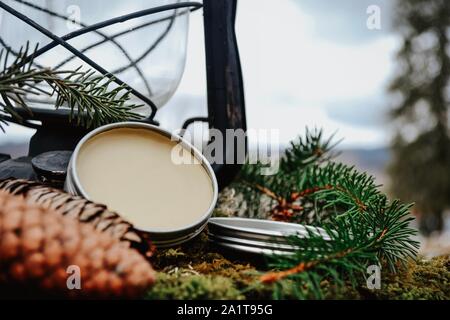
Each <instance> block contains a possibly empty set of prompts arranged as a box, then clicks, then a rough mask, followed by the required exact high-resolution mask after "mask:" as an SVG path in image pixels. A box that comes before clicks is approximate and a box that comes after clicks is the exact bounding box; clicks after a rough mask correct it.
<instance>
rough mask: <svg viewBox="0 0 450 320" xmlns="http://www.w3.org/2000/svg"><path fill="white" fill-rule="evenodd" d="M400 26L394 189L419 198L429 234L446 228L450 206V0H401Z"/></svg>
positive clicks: (392, 166) (395, 86)
mask: <svg viewBox="0 0 450 320" xmlns="http://www.w3.org/2000/svg"><path fill="white" fill-rule="evenodd" d="M394 27H395V29H396V30H397V31H398V33H399V34H400V35H401V36H402V38H403V39H402V46H401V48H400V50H399V52H398V56H397V59H398V60H397V61H398V69H399V70H398V74H397V76H396V78H395V80H394V81H393V82H392V83H391V86H390V91H391V92H392V93H393V95H394V98H395V101H396V105H395V107H394V109H393V110H392V113H391V116H392V119H393V122H394V124H395V127H396V138H395V139H394V141H393V144H392V148H393V160H392V162H391V164H390V167H389V171H390V174H391V178H392V185H391V190H392V192H393V193H394V194H395V195H396V196H398V197H400V198H401V199H402V200H403V201H412V202H415V204H416V206H415V210H416V212H417V213H418V216H419V218H420V228H421V231H422V232H423V233H425V234H429V233H431V232H433V231H440V230H442V228H443V213H444V211H445V210H446V209H448V208H449V207H450V206H449V205H450V139H449V108H450V87H449V77H450V57H449V54H450V43H449V36H450V1H448V0H397V5H396V16H395V21H394Z"/></svg>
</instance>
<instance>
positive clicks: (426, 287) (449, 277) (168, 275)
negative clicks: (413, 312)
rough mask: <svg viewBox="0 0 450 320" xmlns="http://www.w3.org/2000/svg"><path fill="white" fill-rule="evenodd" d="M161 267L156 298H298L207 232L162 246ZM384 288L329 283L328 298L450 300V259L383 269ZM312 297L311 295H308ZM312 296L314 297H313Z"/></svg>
mask: <svg viewBox="0 0 450 320" xmlns="http://www.w3.org/2000/svg"><path fill="white" fill-rule="evenodd" d="M152 260H153V261H152V263H153V265H154V267H155V268H156V269H157V270H158V271H159V274H158V280H157V283H156V285H155V286H154V287H153V288H152V289H151V290H150V291H149V293H148V298H153V299H241V298H245V299H273V298H277V297H281V296H282V297H283V298H284V299H294V298H295V297H296V296H295V294H294V290H295V289H296V288H294V287H293V286H292V283H291V282H290V281H289V280H284V281H282V282H280V283H277V284H276V285H265V284H262V283H260V282H259V275H260V274H261V272H263V271H262V270H261V267H262V266H261V265H255V264H252V263H251V262H250V261H243V260H234V259H233V258H231V257H229V256H224V255H223V254H222V253H221V252H220V251H218V250H217V249H216V248H215V247H213V246H211V245H210V244H209V243H208V239H207V236H206V234H202V235H200V236H199V237H198V238H197V239H196V240H194V241H191V242H190V243H188V244H186V245H184V246H180V247H177V248H172V249H166V250H160V251H158V252H157V253H156V255H155V256H154V257H153V259H152ZM381 276H382V278H381V289H380V290H369V289H367V288H366V287H365V280H364V279H361V280H360V281H358V283H359V286H358V287H353V286H351V285H350V284H347V285H346V286H344V287H339V288H338V287H337V286H336V285H335V284H333V283H332V282H329V281H323V282H322V284H321V285H322V287H323V289H324V298H325V299H450V259H449V257H448V256H446V257H439V258H434V259H431V260H423V259H418V261H416V262H413V261H411V262H410V263H409V264H408V265H407V266H406V267H405V268H403V269H401V270H399V272H398V273H395V274H392V273H390V272H388V270H387V268H383V269H382V273H381ZM306 297H307V298H308V297H309V295H307V296H306ZM311 297H312V295H311Z"/></svg>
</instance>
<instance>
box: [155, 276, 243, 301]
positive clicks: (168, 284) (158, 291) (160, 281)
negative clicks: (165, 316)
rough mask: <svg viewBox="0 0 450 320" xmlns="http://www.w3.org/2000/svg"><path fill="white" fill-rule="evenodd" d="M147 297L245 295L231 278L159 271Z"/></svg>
mask: <svg viewBox="0 0 450 320" xmlns="http://www.w3.org/2000/svg"><path fill="white" fill-rule="evenodd" d="M147 298H149V299H180V300H181V299H195V300H208V299H211V300H227V299H233V300H242V299H244V298H245V297H244V296H243V295H242V294H241V293H240V291H239V290H238V289H237V288H236V287H235V286H234V283H233V281H232V280H231V279H228V278H225V277H221V276H212V275H195V274H194V275H183V272H182V271H180V272H176V273H174V274H165V273H159V274H158V277H157V281H156V284H155V285H154V286H153V287H152V289H151V290H150V291H149V292H148V294H147Z"/></svg>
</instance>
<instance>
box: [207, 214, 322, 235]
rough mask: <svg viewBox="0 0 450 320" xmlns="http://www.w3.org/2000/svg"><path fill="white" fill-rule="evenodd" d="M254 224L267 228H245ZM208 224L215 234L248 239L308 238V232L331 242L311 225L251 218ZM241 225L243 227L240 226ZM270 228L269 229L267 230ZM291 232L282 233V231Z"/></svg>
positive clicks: (217, 220) (231, 219)
mask: <svg viewBox="0 0 450 320" xmlns="http://www.w3.org/2000/svg"><path fill="white" fill-rule="evenodd" d="M227 222H228V223H229V222H236V225H233V224H227ZM249 223H254V224H258V225H260V226H265V227H266V228H261V227H259V228H258V227H255V226H253V227H249V226H245V224H249ZM208 224H209V225H210V226H211V227H212V228H213V229H216V230H218V231H219V232H215V234H218V233H219V234H220V233H224V234H227V233H228V234H235V233H240V234H246V235H247V237H248V238H254V237H255V236H256V238H260V237H261V236H265V237H273V238H278V239H286V238H287V237H289V236H297V235H303V236H307V235H308V232H312V233H316V234H318V235H319V236H322V237H323V238H324V240H331V237H330V235H329V234H328V233H327V232H326V231H325V230H324V229H323V228H320V227H315V226H310V225H302V224H296V223H289V222H280V221H271V220H262V219H251V218H221V217H218V218H211V219H209V221H208ZM239 224H241V225H239ZM268 226H269V228H267V227H268ZM272 226H277V227H278V228H277V230H274V229H270V227H272ZM287 227H288V228H289V230H286V231H284V232H283V231H282V229H287ZM224 231H225V232H224Z"/></svg>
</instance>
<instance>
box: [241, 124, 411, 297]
mask: <svg viewBox="0 0 450 320" xmlns="http://www.w3.org/2000/svg"><path fill="white" fill-rule="evenodd" d="M315 132H316V133H315V134H314V135H313V136H311V132H310V131H307V135H306V137H307V138H306V139H301V138H300V139H298V142H296V143H295V142H294V143H293V144H292V146H291V149H289V150H287V151H286V155H285V157H283V158H282V160H281V162H280V171H279V172H278V173H277V174H276V175H273V176H261V175H259V172H260V171H259V169H260V166H261V165H260V164H257V165H246V166H244V168H243V171H242V173H241V175H240V180H238V181H237V182H236V183H235V184H234V187H235V188H236V189H237V190H238V191H240V192H241V193H242V194H243V196H244V197H243V198H244V202H245V203H246V204H247V206H248V207H249V208H250V209H255V208H258V207H259V204H260V202H259V201H260V199H261V195H265V196H266V197H267V198H269V199H270V206H269V208H268V210H269V211H270V214H269V216H270V217H271V218H272V219H275V220H284V221H290V222H298V223H304V224H313V225H320V227H321V228H323V229H324V230H325V232H326V234H327V235H328V237H323V235H321V234H320V233H318V232H314V231H310V230H309V229H308V230H309V231H308V232H309V233H308V236H307V237H301V236H295V237H292V238H291V239H290V241H291V243H292V245H293V246H295V247H296V248H299V249H298V250H296V251H295V253H294V254H293V255H292V256H280V255H273V256H270V257H269V258H270V261H271V266H272V267H273V268H274V271H271V272H268V273H267V274H263V275H262V276H261V279H260V280H261V281H262V282H263V283H273V284H274V285H275V287H277V286H279V285H280V287H281V283H282V282H283V280H288V281H291V283H293V288H292V291H293V292H296V293H297V295H298V297H299V298H302V297H306V296H308V294H309V293H313V294H314V296H315V297H316V298H321V297H323V294H322V292H321V283H322V282H323V281H324V280H334V281H335V283H336V285H338V286H339V285H340V284H343V283H344V282H346V281H349V280H350V281H353V284H354V285H356V280H355V279H359V280H361V279H363V278H364V274H365V271H366V268H367V267H368V266H369V265H370V264H378V265H381V264H383V265H385V264H387V266H388V269H389V270H390V271H396V269H397V268H398V267H399V266H400V265H401V264H404V263H405V262H407V261H408V259H410V258H414V257H415V255H416V252H417V249H418V242H417V241H415V240H413V239H412V236H414V235H415V234H416V233H417V231H416V230H415V229H413V228H411V227H410V222H411V220H413V218H412V217H411V215H410V214H409V208H410V205H405V204H402V203H400V202H399V201H397V200H396V201H393V202H389V201H388V200H387V197H386V196H385V195H384V194H382V193H381V192H380V191H379V186H378V185H376V184H375V181H374V178H373V177H371V176H370V175H368V174H366V173H361V172H358V171H357V170H355V168H354V167H351V166H347V165H344V164H341V163H335V162H332V161H330V159H331V158H332V157H330V156H329V154H327V153H328V152H329V151H330V150H331V149H330V148H329V147H328V146H332V144H331V139H327V140H325V142H322V140H323V138H322V134H321V131H315ZM317 133H320V134H317ZM317 150H325V151H326V152H321V151H320V152H318V151H317ZM258 194H259V197H258ZM283 285H285V283H284V282H283ZM274 297H282V292H281V291H279V290H278V291H277V290H275V296H274Z"/></svg>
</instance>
